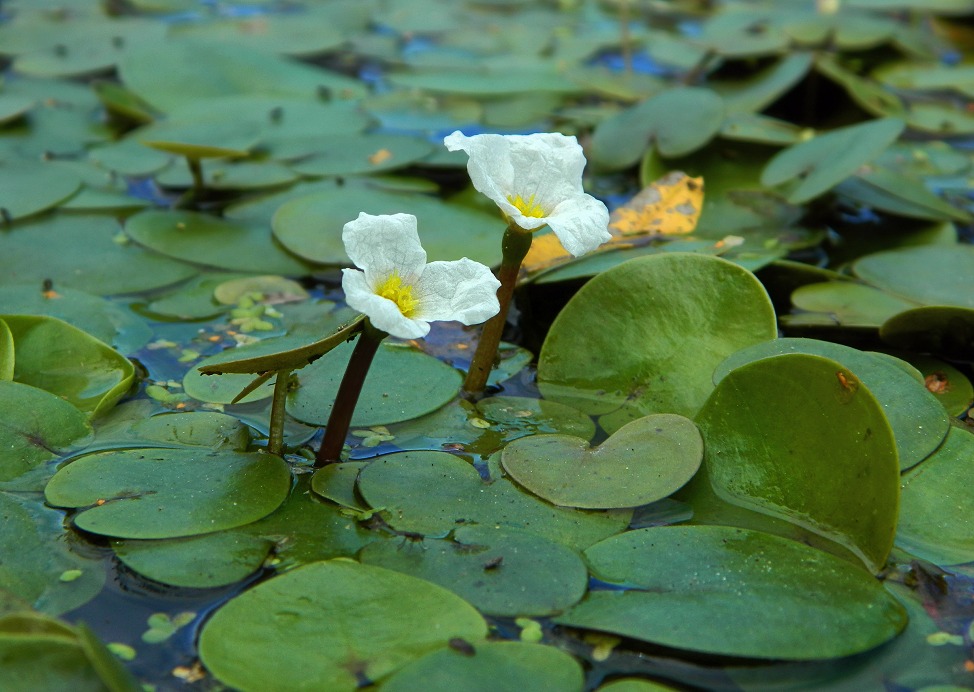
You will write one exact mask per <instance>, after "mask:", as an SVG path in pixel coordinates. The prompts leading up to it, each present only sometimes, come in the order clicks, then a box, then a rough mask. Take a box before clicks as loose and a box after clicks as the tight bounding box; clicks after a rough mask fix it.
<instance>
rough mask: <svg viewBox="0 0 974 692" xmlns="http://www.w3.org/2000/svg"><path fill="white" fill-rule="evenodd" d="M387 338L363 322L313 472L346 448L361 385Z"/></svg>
mask: <svg viewBox="0 0 974 692" xmlns="http://www.w3.org/2000/svg"><path fill="white" fill-rule="evenodd" d="M387 336H389V335H388V334H387V333H386V332H384V331H382V330H380V329H376V328H375V327H373V326H372V324H371V322H369V320H367V319H366V320H365V325H364V327H363V329H362V331H361V333H360V334H359V337H358V342H357V343H356V344H355V349H354V350H353V351H352V357H351V359H350V360H349V361H348V367H347V368H346V370H345V375H344V376H343V377H342V383H341V385H339V387H338V394H337V395H336V396H335V403H334V405H333V406H332V409H331V415H329V416H328V425H327V426H325V437H324V439H322V441H321V447H319V448H318V453H317V454H316V455H315V464H314V465H315V468H321V467H322V466H324V465H326V464H333V463H336V462H339V461H341V457H342V448H344V446H345V438H346V437H348V428H349V426H350V425H351V423H352V414H354V413H355V405H356V404H357V403H358V398H359V394H361V393H362V385H363V384H364V383H365V377H366V375H368V374H369V367H370V366H371V365H372V360H373V359H374V358H375V354H376V352H377V351H378V350H379V344H381V343H382V340H383V339H385V338H386V337H387Z"/></svg>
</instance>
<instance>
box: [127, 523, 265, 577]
mask: <svg viewBox="0 0 974 692" xmlns="http://www.w3.org/2000/svg"><path fill="white" fill-rule="evenodd" d="M273 545H274V544H273V543H272V542H271V541H269V540H267V539H264V538H258V537H256V536H251V535H248V534H245V533H239V532H236V531H221V532H220V533H211V534H206V535H204V536H191V537H189V538H172V539H169V540H156V541H112V548H114V550H115V554H116V555H118V558H119V559H120V560H121V561H122V562H124V563H125V564H126V565H127V566H128V567H130V568H132V569H133V570H135V571H136V572H138V573H139V574H141V575H143V576H145V577H148V578H149V579H153V580H155V581H158V582H162V583H163V584H171V585H172V586H184V587H189V588H194V589H207V588H213V587H216V586H225V585H227V584H233V583H234V582H238V581H240V580H241V579H243V578H244V577H246V576H248V575H250V574H253V573H254V572H256V571H257V570H258V569H260V567H261V565H262V564H264V560H265V559H267V556H268V555H269V554H270V551H271V547H272V546H273Z"/></svg>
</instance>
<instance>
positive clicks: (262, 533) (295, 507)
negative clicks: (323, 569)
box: [237, 475, 379, 570]
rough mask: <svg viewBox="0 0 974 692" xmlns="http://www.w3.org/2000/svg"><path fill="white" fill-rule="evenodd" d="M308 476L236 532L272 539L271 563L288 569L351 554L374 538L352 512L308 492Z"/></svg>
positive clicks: (374, 533)
mask: <svg viewBox="0 0 974 692" xmlns="http://www.w3.org/2000/svg"><path fill="white" fill-rule="evenodd" d="M309 481H310V479H309V477H308V476H307V475H301V476H298V478H297V481H296V482H295V484H294V488H293V489H292V490H291V494H290V495H289V496H288V498H287V500H285V501H284V504H283V505H281V506H280V507H278V508H277V509H276V510H275V511H274V512H273V513H271V514H269V515H268V516H266V517H264V518H263V519H261V520H260V521H255V522H254V523H253V524H247V526H242V527H240V528H239V529H237V532H238V533H247V534H250V535H251V536H257V537H259V538H265V539H268V540H271V541H274V543H275V546H274V558H275V562H274V566H275V567H276V568H277V569H278V570H285V569H289V568H291V567H293V566H295V565H302V564H306V563H309V562H314V561H316V560H322V559H330V558H333V557H351V556H353V555H355V554H356V553H357V552H359V550H361V549H362V547H363V546H366V545H368V544H369V543H371V542H372V541H374V540H377V539H378V538H379V536H377V534H376V532H374V531H369V530H366V529H364V528H362V527H361V525H360V524H359V523H358V522H357V521H356V517H355V515H352V516H347V515H346V514H343V513H342V510H341V508H340V507H336V506H335V505H333V504H329V503H326V502H321V501H320V500H319V499H317V498H316V497H315V495H314V493H312V492H310V485H311V483H310V482H309Z"/></svg>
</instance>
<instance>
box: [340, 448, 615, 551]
mask: <svg viewBox="0 0 974 692" xmlns="http://www.w3.org/2000/svg"><path fill="white" fill-rule="evenodd" d="M358 489H359V492H360V493H361V494H362V497H363V498H364V499H365V501H366V502H367V503H368V504H369V506H371V507H374V508H381V509H382V510H383V512H384V514H383V516H384V517H385V518H386V521H387V522H389V524H390V525H391V526H392V527H394V528H395V529H397V530H399V531H412V532H416V533H420V534H424V535H426V534H429V535H432V536H443V535H445V534H446V533H447V532H449V531H451V530H453V529H454V528H456V527H458V526H463V525H472V524H478V525H485V526H500V527H502V528H514V529H523V530H527V531H530V532H532V533H536V534H538V535H539V536H542V537H544V538H548V539H549V540H553V541H556V542H558V543H561V544H563V545H566V546H568V547H570V548H575V549H580V548H584V547H586V546H589V545H591V544H592V543H594V542H596V541H598V540H601V539H602V538H605V537H606V536H610V535H612V534H614V533H617V532H619V531H621V530H622V529H623V528H624V527H625V525H626V524H627V523H628V521H629V517H630V515H631V512H626V511H614V512H583V511H580V510H572V509H563V508H559V507H553V506H551V505H548V504H546V503H544V502H541V501H540V500H536V499H534V498H533V497H531V496H529V495H526V494H525V493H523V492H522V491H520V490H518V489H517V488H516V487H515V486H514V484H513V483H511V482H510V481H508V480H507V479H505V478H501V477H495V478H494V479H493V480H490V481H485V480H484V479H483V478H482V477H481V476H480V475H479V474H478V473H477V470H476V469H475V468H474V467H473V466H472V465H471V464H470V463H468V462H466V461H464V460H463V459H460V458H458V457H455V456H453V455H451V454H447V453H446V452H400V453H397V454H389V455H386V456H383V457H380V458H379V459H377V460H375V461H373V462H371V463H370V464H369V465H368V466H367V467H366V468H364V469H363V470H362V471H361V472H360V473H359V479H358Z"/></svg>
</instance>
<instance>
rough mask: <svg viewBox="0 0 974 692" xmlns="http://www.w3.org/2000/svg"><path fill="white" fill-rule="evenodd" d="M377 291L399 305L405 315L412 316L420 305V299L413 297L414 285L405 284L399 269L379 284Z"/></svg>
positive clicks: (400, 310)
mask: <svg viewBox="0 0 974 692" xmlns="http://www.w3.org/2000/svg"><path fill="white" fill-rule="evenodd" d="M375 292H376V294H377V295H380V296H382V297H383V298H388V299H389V300H391V301H392V302H393V303H395V304H396V305H397V306H399V312H401V313H402V314H403V316H404V317H412V316H413V314H414V313H415V312H416V308H418V307H419V301H418V300H416V299H415V298H413V287H412V286H410V285H409V284H403V282H402V277H401V276H399V272H397V271H393V272H392V275H391V276H390V277H389V278H388V279H386V280H385V281H383V282H382V283H381V284H379V286H378V288H376V291H375Z"/></svg>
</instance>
